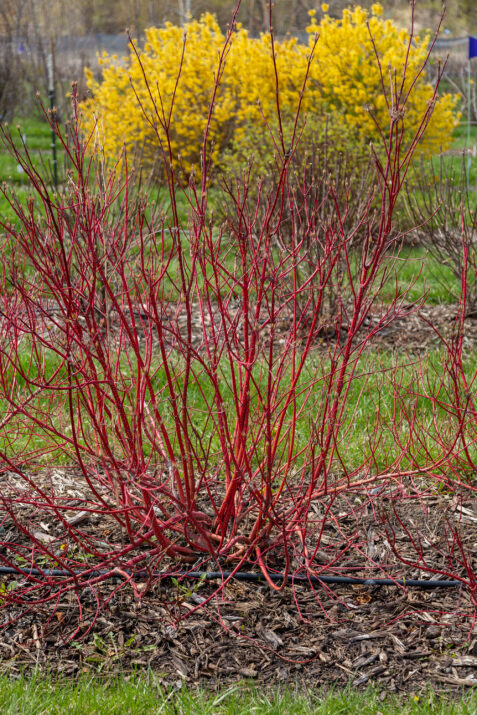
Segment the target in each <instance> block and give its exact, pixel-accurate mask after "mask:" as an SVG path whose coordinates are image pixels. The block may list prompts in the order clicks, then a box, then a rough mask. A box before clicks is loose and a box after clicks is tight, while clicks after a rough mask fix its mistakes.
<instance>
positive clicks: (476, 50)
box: [469, 37, 477, 60]
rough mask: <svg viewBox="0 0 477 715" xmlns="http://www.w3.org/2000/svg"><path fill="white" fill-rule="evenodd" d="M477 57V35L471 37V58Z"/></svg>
mask: <svg viewBox="0 0 477 715" xmlns="http://www.w3.org/2000/svg"><path fill="white" fill-rule="evenodd" d="M472 57H477V37H469V60H471V59H472Z"/></svg>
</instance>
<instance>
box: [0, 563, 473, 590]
mask: <svg viewBox="0 0 477 715" xmlns="http://www.w3.org/2000/svg"><path fill="white" fill-rule="evenodd" d="M20 573H21V574H25V575H26V576H63V577H64V576H72V575H75V576H82V575H83V572H82V571H66V570H63V569H44V570H41V569H36V568H31V569H28V568H17V569H16V568H13V566H0V575H1V574H17V575H18V574H20ZM125 573H126V574H127V575H128V576H129V575H130V576H136V577H144V578H146V577H150V576H153V577H154V578H160V579H166V578H191V579H202V580H204V581H217V580H224V579H227V578H231V577H232V578H234V579H235V580H236V581H249V582H252V583H263V584H265V583H266V580H265V577H264V576H263V574H261V573H256V572H248V571H237V572H236V573H234V572H233V571H157V572H153V573H152V574H151V573H147V571H137V572H136V573H133V572H125ZM107 574H110V578H111V579H116V580H117V579H119V580H121V578H122V576H121V575H120V574H118V573H114V571H111V572H109V571H89V572H88V576H91V577H92V578H94V577H95V576H105V575H107ZM269 578H270V580H271V581H276V582H277V583H280V582H282V581H283V578H284V574H279V573H271V574H269ZM288 580H289V581H290V583H292V584H293V583H303V584H307V583H308V584H316V585H320V584H323V583H330V584H333V583H334V584H343V585H362V586H414V587H415V588H459V587H462V586H464V585H465V583H464V582H463V581H451V580H429V581H426V580H423V579H413V578H409V579H400V578H396V579H392V578H358V577H354V576H312V575H309V576H305V575H291V576H288Z"/></svg>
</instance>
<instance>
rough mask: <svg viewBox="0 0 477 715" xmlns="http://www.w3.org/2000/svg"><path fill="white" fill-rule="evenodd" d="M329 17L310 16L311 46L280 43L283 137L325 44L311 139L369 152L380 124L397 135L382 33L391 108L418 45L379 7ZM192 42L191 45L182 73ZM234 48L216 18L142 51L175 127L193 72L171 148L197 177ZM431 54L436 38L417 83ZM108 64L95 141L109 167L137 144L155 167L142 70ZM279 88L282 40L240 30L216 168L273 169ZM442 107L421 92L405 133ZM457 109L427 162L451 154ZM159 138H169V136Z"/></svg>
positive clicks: (218, 130)
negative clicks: (248, 164)
mask: <svg viewBox="0 0 477 715" xmlns="http://www.w3.org/2000/svg"><path fill="white" fill-rule="evenodd" d="M327 9H328V8H327V6H326V5H323V6H322V11H323V17H322V19H321V21H320V22H318V20H317V18H316V14H315V12H314V11H311V12H310V25H309V27H308V28H307V31H308V34H309V43H308V44H305V43H301V42H299V41H298V39H296V38H288V39H285V40H283V41H280V42H278V41H277V42H275V52H276V64H277V70H278V84H279V87H278V89H279V97H280V106H281V111H282V120H283V122H282V123H283V131H284V134H285V135H288V136H285V137H284V139H285V142H287V141H288V140H289V139H290V136H291V132H292V129H293V124H294V115H295V112H296V109H297V106H298V102H299V95H300V91H301V89H302V86H303V79H304V76H305V73H306V67H307V61H308V57H309V54H310V51H311V48H312V46H313V43H314V40H315V37H316V36H317V35H318V42H317V44H316V48H315V52H314V56H313V61H312V64H311V68H310V73H309V78H308V82H307V85H306V90H305V93H304V97H303V104H302V108H303V112H302V122H303V121H305V117H306V122H305V124H304V126H305V129H304V134H305V139H307V140H308V139H310V138H315V139H317V138H318V139H320V138H322V136H323V133H324V127H325V121H326V126H327V132H330V131H331V133H332V137H333V139H332V141H333V146H335V147H337V148H343V147H340V143H341V144H344V143H345V144H346V145H348V146H349V143H350V142H351V143H352V144H353V145H355V144H358V143H359V144H363V143H365V144H367V143H369V142H371V141H373V139H376V138H377V130H376V126H375V124H374V122H373V119H372V116H371V114H373V116H374V117H376V118H377V120H378V122H379V124H380V126H381V127H382V128H383V129H385V128H386V127H387V126H388V124H389V110H388V108H387V105H386V101H385V97H384V96H383V90H382V85H381V77H380V73H379V67H378V63H377V60H376V56H375V51H374V48H373V44H372V41H371V39H370V33H371V35H372V37H373V38H374V43H375V46H376V49H377V51H378V54H379V57H380V61H381V66H382V69H383V73H384V77H385V82H387V85H388V86H387V87H386V91H387V92H388V94H389V96H390V93H391V83H392V82H396V83H397V85H398V86H399V85H400V83H401V79H402V74H403V67H404V62H405V57H406V53H407V49H408V33H407V32H406V31H405V30H401V29H399V28H398V27H396V25H395V24H394V23H393V22H391V21H390V20H383V19H382V18H381V12H382V8H381V6H380V5H379V4H375V5H373V7H372V9H371V13H370V14H369V15H368V13H367V11H366V10H364V9H362V8H361V7H356V8H354V9H353V10H344V12H343V16H342V18H341V19H333V18H331V17H329V16H328V14H327ZM368 25H369V31H368ZM184 34H185V37H186V45H185V53H184V57H183V61H182V66H181V56H182V50H183V40H184ZM224 42H225V37H224V34H223V33H222V31H221V30H220V28H219V26H218V24H217V21H216V19H215V18H214V17H213V16H212V15H210V14H205V15H203V16H202V17H201V19H200V20H199V21H196V20H191V21H189V22H188V23H187V24H186V26H185V27H184V28H181V27H176V26H174V25H172V24H171V23H167V24H166V26H165V27H164V28H163V29H157V28H151V29H149V30H147V32H146V42H145V44H144V48H143V49H142V50H140V51H139V54H140V58H141V62H142V65H143V68H144V71H145V74H146V76H147V78H148V83H149V90H150V91H151V93H152V95H153V98H154V101H155V102H156V106H157V108H158V111H159V113H162V111H163V112H164V116H166V117H167V115H168V114H169V112H170V111H171V103H172V97H173V94H174V91H175V88H176V82H177V77H178V73H179V68H181V69H180V77H179V81H178V84H177V88H176V91H175V99H174V103H173V107H172V121H171V132H170V136H171V139H172V149H173V154H174V156H175V157H176V158H177V160H178V161H180V162H181V165H182V167H183V168H184V170H185V171H186V172H189V171H191V170H194V169H197V167H198V164H199V156H200V151H201V147H202V141H203V135H204V129H205V127H206V122H207V114H208V109H209V103H210V99H211V96H212V92H213V87H214V81H215V75H216V72H217V65H218V56H219V53H220V51H221V49H222V48H223V45H224ZM428 42H429V37H428V36H427V35H422V36H420V37H416V38H415V40H414V43H413V45H412V48H411V52H410V57H409V61H408V72H407V77H408V82H410V81H411V79H412V78H413V77H414V75H415V72H416V70H417V69H418V68H419V66H420V65H421V63H422V61H423V59H424V58H425V56H426V48H427V46H428ZM100 61H101V63H102V65H103V73H102V79H101V80H100V81H97V80H96V79H95V78H94V77H93V75H92V73H91V72H88V73H87V80H88V85H89V89H90V90H91V98H90V99H88V100H87V101H86V102H85V103H84V104H83V116H84V122H85V127H86V128H87V129H90V130H94V132H95V138H96V140H97V142H98V145H100V146H102V147H104V151H105V153H106V155H107V156H113V157H114V156H117V155H118V153H119V151H120V150H121V149H122V147H123V145H124V144H125V145H126V147H127V148H129V149H131V148H137V147H138V146H139V147H141V148H142V150H143V152H144V153H143V156H144V157H145V158H146V159H148V160H151V161H152V160H153V159H154V158H157V155H158V146H157V138H156V136H155V134H154V131H153V129H152V128H151V126H150V124H149V123H148V122H147V121H146V120H145V117H144V114H143V110H142V109H141V106H142V108H143V109H144V110H145V111H146V112H147V114H148V116H150V118H151V120H152V121H153V122H155V117H154V112H153V107H152V103H151V100H150V97H149V94H148V91H149V90H148V88H147V86H146V83H145V81H144V77H143V70H142V69H141V66H140V63H139V61H138V59H137V58H136V56H135V55H134V53H131V55H130V56H129V57H128V58H125V59H124V60H123V62H122V63H120V62H118V60H117V58H116V57H115V56H107V55H103V56H102V57H101V58H100ZM275 85H276V79H275V71H274V67H273V62H272V59H271V40H270V37H269V36H268V35H267V34H263V35H262V36H261V37H260V38H259V39H254V38H251V37H250V36H249V35H248V32H247V31H246V30H245V29H243V28H242V27H241V26H240V25H239V26H238V27H237V28H236V30H235V31H234V34H233V38H232V43H231V46H230V51H229V53H228V56H227V61H226V65H225V69H224V72H223V75H222V77H221V80H220V86H219V90H218V93H217V96H216V101H215V106H214V112H213V116H212V121H211V131H210V146H209V151H210V152H212V156H213V159H214V163H215V165H216V166H219V167H220V166H222V168H223V167H224V166H225V165H227V166H230V165H231V163H232V164H233V162H234V161H243V159H244V158H251V154H252V153H253V154H258V155H260V154H261V155H262V157H261V158H262V159H263V158H265V159H271V158H272V155H273V142H272V139H271V136H270V131H271V132H273V133H274V134H275V136H277V127H278V122H277V112H276V86H275ZM431 96H432V88H431V86H430V84H429V83H428V82H427V81H426V78H425V76H424V75H422V76H421V77H420V78H419V80H418V82H417V83H416V84H415V86H414V87H413V89H412V92H411V98H410V101H409V103H408V107H407V113H406V117H405V131H406V132H407V133H408V135H409V136H411V135H412V134H413V133H414V131H415V129H416V127H417V125H418V124H419V121H420V118H421V117H422V114H423V113H424V111H425V108H426V105H427V103H428V102H429V100H430V98H431ZM456 101H457V99H456V97H454V96H452V95H450V94H446V95H444V96H442V97H440V98H439V100H438V101H437V103H436V106H435V110H434V114H433V116H432V119H431V121H430V124H429V126H428V128H427V131H426V134H425V137H424V139H423V140H422V151H424V152H425V153H429V152H432V151H434V150H436V149H439V148H441V147H443V148H445V147H446V146H447V145H448V144H449V140H450V135H451V132H452V129H453V128H454V126H455V124H456V121H457V119H458V116H457V114H456V111H455V107H456ZM264 118H265V119H266V123H265V122H264ZM156 124H157V122H156ZM267 125H268V126H267ZM302 128H303V124H302ZM159 135H160V137H161V138H163V132H162V130H161V128H160V126H159ZM179 157H180V159H179ZM259 158H260V157H259Z"/></svg>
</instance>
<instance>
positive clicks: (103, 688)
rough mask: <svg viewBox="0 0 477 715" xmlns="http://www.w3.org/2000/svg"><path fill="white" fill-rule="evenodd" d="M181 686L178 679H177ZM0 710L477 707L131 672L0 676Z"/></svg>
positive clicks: (374, 711) (300, 713)
mask: <svg viewBox="0 0 477 715" xmlns="http://www.w3.org/2000/svg"><path fill="white" fill-rule="evenodd" d="M179 686H180V684H179ZM0 708H1V712H2V715H14V714H15V715H16V714H17V713H18V714H19V713H21V714H22V715H43V714H44V715H46V714H48V715H54V714H56V713H58V715H60V714H61V715H63V713H71V715H73V714H77V715H83V714H84V715H87V714H88V715H89V714H91V715H93V713H94V714H95V715H97V714H98V713H108V715H114V714H115V713H117V715H125V714H126V713H128V714H129V713H131V715H133V714H134V715H136V714H137V715H140V713H144V714H145V715H146V714H147V715H153V714H154V715H156V714H157V715H158V714H159V713H163V715H193V714H196V713H197V714H200V715H249V713H254V714H256V715H262V714H263V715H275V714H276V715H308V714H310V715H311V714H312V713H314V714H316V715H335V714H336V715H345V714H348V715H354V714H355V713H363V715H379V713H381V715H418V714H420V713H431V714H432V713H435V714H436V715H438V714H440V713H442V714H443V715H444V714H445V713H453V714H455V715H461V714H462V715H471V714H473V713H475V712H476V711H477V696H476V695H464V696H462V697H460V698H459V697H457V698H456V696H450V695H449V696H447V697H446V696H443V697H439V696H437V695H435V694H433V693H432V692H431V691H429V692H428V693H424V694H421V695H411V696H407V697H406V696H400V697H399V698H398V697H396V696H393V695H391V694H387V693H386V692H385V691H379V690H375V689H372V688H368V689H367V690H356V689H353V688H351V687H350V688H348V689H346V690H344V691H340V692H333V690H331V692H328V694H325V692H324V691H319V690H316V689H314V688H312V687H311V686H310V688H309V689H306V691H305V690H304V689H303V688H300V687H297V688H296V689H294V690H292V689H290V688H287V689H285V688H280V687H277V688H274V689H273V690H272V689H271V688H260V687H259V686H255V685H254V684H237V685H232V686H230V687H228V688H224V689H222V690H220V691H218V692H210V691H209V692H208V691H206V690H203V689H193V688H188V687H187V686H185V685H184V686H183V687H176V688H171V687H164V686H162V685H161V682H160V676H155V675H153V674H149V675H147V676H141V677H136V676H131V677H130V678H128V679H125V678H118V679H117V680H113V681H109V682H106V683H103V682H101V681H100V680H99V679H95V678H93V677H91V676H86V675H84V676H82V677H80V679H79V680H78V681H74V680H66V679H63V680H59V681H56V682H55V680H54V679H51V678H48V677H46V678H45V677H44V676H32V677H21V678H19V679H13V678H8V677H6V676H3V677H1V678H0Z"/></svg>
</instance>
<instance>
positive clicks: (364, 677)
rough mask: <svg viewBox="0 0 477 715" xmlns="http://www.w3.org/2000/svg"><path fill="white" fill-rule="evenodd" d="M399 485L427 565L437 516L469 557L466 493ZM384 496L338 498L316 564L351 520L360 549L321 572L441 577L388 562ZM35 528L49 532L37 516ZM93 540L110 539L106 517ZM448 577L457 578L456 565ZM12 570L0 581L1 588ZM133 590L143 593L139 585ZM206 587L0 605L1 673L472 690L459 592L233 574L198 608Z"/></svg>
mask: <svg viewBox="0 0 477 715" xmlns="http://www.w3.org/2000/svg"><path fill="white" fill-rule="evenodd" d="M65 474H68V471H67V470H66V471H65ZM73 476H74V473H73V472H72V471H70V472H69V477H70V478H71V483H74V484H76V488H78V478H77V477H76V478H75V479H73ZM36 478H38V475H37V477H36ZM45 478H46V477H45ZM5 488H6V486H5V483H4V484H3V485H2V489H5ZM408 489H409V492H408V493H407V494H404V493H403V494H402V496H404V497H405V498H404V499H400V500H399V501H397V502H396V510H397V511H398V513H399V516H400V518H401V520H402V523H404V524H405V525H406V526H407V528H410V529H414V532H413V533H414V534H415V535H416V538H417V536H419V538H420V542H421V544H423V547H424V551H425V558H426V560H427V563H428V565H429V566H431V567H432V568H436V569H442V568H445V566H446V563H450V562H449V560H448V558H447V557H446V553H447V552H446V549H445V548H444V547H445V543H446V542H445V538H444V533H445V529H444V522H445V523H446V524H447V525H449V524H452V525H454V526H455V525H457V524H458V525H459V526H460V528H459V531H460V534H461V537H462V539H463V547H464V549H465V550H466V552H467V553H469V554H472V552H473V551H475V546H476V545H477V543H476V542H477V499H476V498H474V497H470V498H469V497H468V495H467V496H465V498H463V499H456V498H455V496H454V497H450V496H435V495H432V494H430V493H429V494H428V495H427V496H425V497H424V499H414V498H413V487H412V484H409V485H408ZM390 496H391V495H390V494H382V495H380V496H377V497H376V498H375V499H374V500H373V508H369V504H368V505H366V503H365V502H364V501H363V503H364V506H363V508H360V506H359V504H358V501H359V499H358V498H357V497H356V498H355V502H356V504H355V508H354V510H352V511H350V510H349V505H348V509H347V510H346V504H345V502H344V501H343V502H342V503H341V504H337V505H336V510H335V515H337V516H341V515H342V519H341V520H340V522H339V529H334V528H333V527H332V526H331V527H327V528H326V530H325V533H324V538H323V542H322V545H323V549H324V550H325V554H323V553H322V552H320V553H318V557H317V560H318V561H320V560H325V559H326V549H329V550H330V553H331V552H332V551H333V549H335V548H336V541H337V538H338V537H337V532H338V531H341V534H342V533H343V530H345V531H346V532H348V534H352V533H353V534H354V533H355V532H356V528H357V525H359V528H360V533H361V535H362V538H361V541H360V542H359V543H361V544H363V546H362V548H361V552H360V550H359V549H356V550H350V552H349V553H348V554H347V555H346V556H345V557H343V559H342V560H340V561H339V562H338V563H337V564H336V565H335V566H334V567H333V568H330V569H326V570H325V571H324V573H326V574H330V573H335V574H341V575H358V576H359V575H366V576H367V577H370V575H371V571H370V566H369V559H372V561H373V562H374V563H375V564H377V567H376V572H375V575H376V576H383V575H385V573H393V574H394V575H395V576H396V577H401V578H402V577H403V576H405V577H407V578H431V577H432V578H442V576H439V575H432V574H429V573H425V572H422V571H421V570H419V569H417V568H409V567H406V566H402V564H401V565H400V564H399V563H398V561H397V559H395V557H394V556H393V553H392V550H391V548H390V546H389V540H388V539H387V534H386V530H385V527H384V526H383V524H377V523H376V516H375V515H376V514H379V513H380V511H382V509H383V508H384V505H385V503H387V510H388V512H389V511H390V510H389V502H390ZM343 507H345V511H346V513H345V511H341V509H342V508H343ZM23 508H25V509H26V510H28V509H29V508H28V506H27V505H26V506H25V507H23ZM31 517H32V510H30V511H29V513H28V515H27V514H26V518H27V519H28V520H30V519H31ZM38 518H39V517H38ZM390 526H392V528H393V533H394V535H395V537H396V544H398V546H399V553H400V554H401V555H402V556H404V557H405V558H408V559H410V560H413V561H415V560H416V554H415V552H413V550H412V548H411V547H410V545H409V542H408V539H407V538H406V535H405V532H404V530H403V529H402V528H401V525H400V524H399V522H398V521H397V520H396V519H393V518H391V517H390V518H389V521H388V525H387V528H388V530H389V528H390ZM100 527H101V522H100V521H99V519H98V518H97V517H92V519H91V525H90V530H91V533H95V534H96V535H97V536H98V538H101V535H102V532H101V531H100ZM39 528H41V529H43V530H46V532H48V531H51V530H53V531H54V525H53V524H52V526H50V527H49V526H48V523H47V520H46V521H45V518H43V519H42V521H41V526H40V527H39ZM82 528H83V529H86V528H87V525H86V526H85V525H83V526H82ZM104 538H105V539H107V540H109V542H110V543H111V540H114V535H113V534H112V533H111V530H110V528H109V527H108V525H106V533H105V535H104ZM340 538H341V536H340ZM366 539H367V541H366ZM365 548H367V549H368V552H367V554H366V557H364V555H363V552H364V549H365ZM360 554H361V556H363V558H361V557H360ZM367 559H368V561H367ZM167 566H168V565H167V564H164V568H167ZM169 566H172V564H170V565H169ZM379 566H381V567H382V568H383V571H384V572H385V573H383V571H381V570H380V569H379ZM177 567H178V566H177V564H176V565H175V568H177ZM224 567H225V566H224ZM454 567H455V563H454ZM208 569H209V570H210V566H209V567H208ZM458 575H461V576H464V577H466V573H465V571H463V570H461V571H460V572H458ZM12 578H13V577H0V580H1V581H2V582H4V583H5V584H6V583H8V582H9V581H11V580H12ZM15 579H16V580H17V582H20V579H19V577H15ZM136 585H137V587H138V589H139V590H141V587H142V585H143V584H141V583H136ZM216 589H217V584H215V585H214V584H213V583H210V582H198V581H193V580H183V581H179V583H177V582H176V583H174V582H172V581H171V580H167V581H162V582H161V583H156V584H155V585H153V586H152V588H151V589H150V590H149V591H147V593H146V594H145V595H144V597H143V598H142V600H141V601H139V600H138V599H137V598H136V597H135V596H134V593H133V590H132V588H131V587H130V585H128V584H127V583H124V584H122V585H121V588H118V583H117V582H116V583H114V582H110V581H108V582H104V583H103V584H102V586H101V588H100V589H98V592H100V594H101V597H102V598H103V599H108V597H109V596H111V595H112V593H113V590H115V591H116V593H115V595H114V596H113V598H112V599H111V601H110V602H109V603H108V606H107V607H106V608H102V607H101V608H100V609H99V610H98V602H97V599H96V596H95V595H94V594H93V592H92V591H91V590H89V589H85V590H84V591H83V592H81V594H79V601H78V599H77V598H76V596H75V595H74V594H72V593H69V594H66V595H65V596H63V597H62V598H61V599H60V600H59V602H58V603H56V602H51V603H50V604H43V605H39V606H38V607H35V608H34V609H32V611H31V612H30V613H27V612H24V611H23V612H22V611H21V610H20V609H17V608H16V607H15V606H13V605H9V606H8V612H5V611H6V609H5V608H3V609H2V610H3V613H2V620H4V622H5V619H7V618H8V619H12V618H14V617H18V618H17V620H15V621H13V622H11V623H10V624H7V625H5V626H4V627H3V629H1V630H0V661H1V666H0V672H3V673H9V674H10V675H16V674H19V673H20V672H22V671H25V670H27V671H28V670H30V669H33V668H36V667H39V668H41V669H48V670H50V671H54V672H56V673H61V674H64V675H67V676H69V677H71V676H72V677H74V676H76V675H78V674H80V673H85V672H86V673H89V672H98V671H99V672H100V673H101V674H103V675H110V674H117V673H123V674H126V673H130V672H132V671H133V670H137V669H145V668H151V669H153V670H154V671H155V672H158V673H160V674H161V677H162V679H163V681H164V683H165V684H169V685H174V686H175V687H179V686H180V684H181V683H184V682H185V683H188V684H189V685H195V684H201V685H202V686H207V687H210V688H216V687H221V686H224V685H226V684H230V683H233V682H236V681H238V680H243V679H253V680H255V681H257V682H258V683H260V684H263V685H270V686H271V685H274V684H277V683H278V684H280V683H282V684H295V683H298V684H299V685H303V686H304V687H305V686H306V687H308V688H312V687H319V686H345V685H346V684H349V683H351V684H352V685H353V686H355V687H365V686H367V685H368V684H370V683H374V684H379V685H380V686H381V687H382V688H383V691H385V692H396V693H402V692H405V693H418V692H420V691H421V690H423V689H425V688H426V687H429V686H432V687H433V688H434V689H435V690H449V689H455V690H456V691H459V692H461V691H462V688H463V687H466V688H469V687H474V686H475V685H477V634H475V635H474V632H473V617H474V613H475V611H474V605H473V603H472V601H471V598H470V593H469V591H468V590H466V589H459V588H452V589H433V590H423V589H418V588H408V589H404V588H399V587H387V586H385V587H377V586H372V585H351V586H341V585H339V586H336V585H326V586H325V585H323V586H321V587H316V586H314V587H313V588H312V587H310V585H309V584H307V585H305V584H295V585H294V586H291V585H290V586H288V587H287V588H286V589H285V590H284V591H283V592H281V593H277V592H274V591H273V590H272V589H271V588H270V587H269V586H268V585H266V584H265V583H259V584H253V583H252V584H251V583H243V582H237V581H231V582H229V583H228V584H227V585H226V587H225V589H224V590H223V591H219V592H218V593H216V595H215V596H214V597H213V598H212V600H210V601H209V602H208V603H206V604H205V605H202V604H203V603H204V600H206V599H207V597H208V596H209V595H210V594H212V593H214V591H216ZM79 603H80V604H81V610H80V607H79ZM75 632H76V639H75V640H73V641H71V640H70V639H71V636H72V634H73V633H75Z"/></svg>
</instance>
